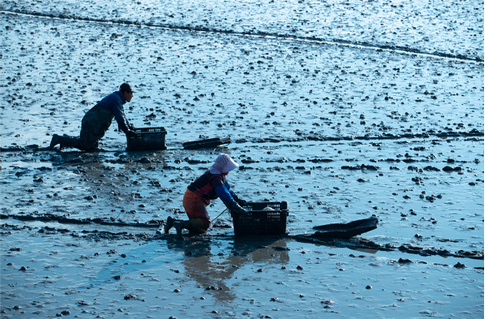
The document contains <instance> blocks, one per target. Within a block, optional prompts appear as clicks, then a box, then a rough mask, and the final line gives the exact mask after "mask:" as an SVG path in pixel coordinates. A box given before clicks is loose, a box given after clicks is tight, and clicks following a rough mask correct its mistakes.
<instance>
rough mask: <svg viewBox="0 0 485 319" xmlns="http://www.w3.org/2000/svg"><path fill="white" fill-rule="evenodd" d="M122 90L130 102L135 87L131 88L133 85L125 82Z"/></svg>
mask: <svg viewBox="0 0 485 319" xmlns="http://www.w3.org/2000/svg"><path fill="white" fill-rule="evenodd" d="M120 91H121V93H123V96H124V97H125V100H126V102H130V101H131V99H132V98H133V93H134V92H135V91H133V89H132V88H131V85H130V84H128V83H123V84H121V86H120Z"/></svg>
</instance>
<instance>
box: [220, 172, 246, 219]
mask: <svg viewBox="0 0 485 319" xmlns="http://www.w3.org/2000/svg"><path fill="white" fill-rule="evenodd" d="M215 179H216V178H214V180H215ZM217 180H218V185H217V186H216V187H215V188H214V190H215V191H216V194H217V196H218V197H219V198H220V199H221V200H222V202H223V203H224V205H226V207H227V208H228V209H229V210H231V211H235V212H237V213H240V214H247V211H246V210H245V209H244V208H242V207H241V206H239V204H238V203H237V202H236V200H235V199H234V198H233V196H232V195H231V193H233V194H234V192H232V191H231V190H230V188H229V189H228V188H227V187H226V185H227V186H229V184H227V182H226V183H222V180H221V179H220V178H217ZM216 183H217V182H216Z"/></svg>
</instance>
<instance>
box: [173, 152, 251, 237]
mask: <svg viewBox="0 0 485 319" xmlns="http://www.w3.org/2000/svg"><path fill="white" fill-rule="evenodd" d="M238 166H239V165H238V164H237V163H236V162H234V160H233V159H232V158H231V157H230V156H229V155H227V154H220V155H219V156H218V157H217V158H216V160H215V162H214V164H213V165H212V166H211V167H210V169H209V170H207V171H206V172H205V173H204V174H203V175H202V176H200V177H199V178H197V179H196V180H195V181H194V182H192V183H191V184H190V185H189V186H188V187H187V190H186V192H185V195H184V199H183V206H184V209H185V213H186V214H187V216H188V217H189V220H185V221H181V220H176V219H174V218H173V217H171V216H170V217H168V218H167V222H166V224H165V233H166V234H168V233H169V231H170V229H171V228H172V227H174V228H175V229H176V231H177V235H181V234H182V229H188V230H189V232H196V233H203V232H205V231H206V230H207V229H208V228H209V226H210V222H211V221H210V216H209V213H208V212H207V206H208V205H209V204H210V202H211V200H214V199H217V198H220V199H221V200H222V202H223V203H224V205H226V207H227V208H228V209H229V210H230V211H231V212H232V213H236V214H248V212H247V211H246V210H245V209H244V208H242V207H241V206H245V205H247V202H246V201H245V200H243V199H241V198H239V197H238V196H237V195H236V194H235V193H234V192H233V191H232V190H231V188H230V186H229V183H228V182H227V175H228V174H229V172H230V171H232V170H233V169H235V168H237V167H238Z"/></svg>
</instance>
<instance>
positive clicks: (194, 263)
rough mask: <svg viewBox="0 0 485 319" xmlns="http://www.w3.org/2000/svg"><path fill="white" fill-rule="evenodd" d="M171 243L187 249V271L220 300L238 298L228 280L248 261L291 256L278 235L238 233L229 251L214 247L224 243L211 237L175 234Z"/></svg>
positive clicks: (277, 260)
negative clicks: (262, 235)
mask: <svg viewBox="0 0 485 319" xmlns="http://www.w3.org/2000/svg"><path fill="white" fill-rule="evenodd" d="M167 243H168V247H169V248H171V249H175V250H182V251H183V252H184V254H185V256H186V257H185V259H184V261H183V264H184V267H185V271H186V273H187V275H188V276H189V277H190V278H192V279H193V280H195V281H196V282H197V283H198V284H199V285H200V287H201V288H203V289H205V290H207V291H209V292H210V293H211V294H212V295H213V296H214V297H215V298H216V299H217V300H219V301H232V300H234V299H235V298H236V296H235V295H234V294H233V293H232V291H231V288H230V287H228V286H227V281H228V280H229V279H231V278H233V277H234V276H235V273H236V272H237V270H238V269H239V268H241V267H243V266H244V265H245V264H253V263H260V262H265V263H267V264H286V263H288V262H289V260H290V258H289V254H288V251H289V249H288V248H287V247H286V239H284V238H278V237H261V238H258V237H248V238H244V237H241V238H238V237H235V239H234V241H232V242H230V243H228V247H227V251H229V254H227V252H224V251H221V252H219V253H217V251H213V250H216V249H213V246H214V247H216V246H220V242H218V243H217V244H216V243H214V242H213V240H212V239H211V238H210V237H204V236H199V237H197V236H192V237H188V238H184V239H179V238H173V239H169V240H167ZM217 248H220V247H217Z"/></svg>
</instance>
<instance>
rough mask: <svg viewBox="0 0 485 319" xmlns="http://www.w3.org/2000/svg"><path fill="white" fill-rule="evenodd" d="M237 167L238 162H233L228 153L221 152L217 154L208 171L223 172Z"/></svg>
mask: <svg viewBox="0 0 485 319" xmlns="http://www.w3.org/2000/svg"><path fill="white" fill-rule="evenodd" d="M238 167H239V164H238V163H236V162H234V161H233V159H232V158H231V157H230V156H229V155H227V154H221V155H219V156H217V158H216V160H215V162H214V164H212V166H211V168H210V170H209V171H210V172H211V173H212V174H225V173H229V172H230V171H232V170H233V169H235V168H238Z"/></svg>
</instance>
